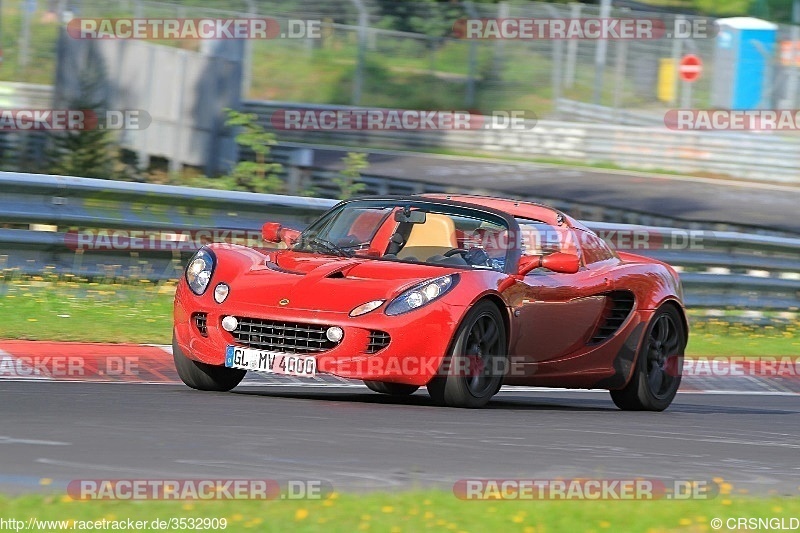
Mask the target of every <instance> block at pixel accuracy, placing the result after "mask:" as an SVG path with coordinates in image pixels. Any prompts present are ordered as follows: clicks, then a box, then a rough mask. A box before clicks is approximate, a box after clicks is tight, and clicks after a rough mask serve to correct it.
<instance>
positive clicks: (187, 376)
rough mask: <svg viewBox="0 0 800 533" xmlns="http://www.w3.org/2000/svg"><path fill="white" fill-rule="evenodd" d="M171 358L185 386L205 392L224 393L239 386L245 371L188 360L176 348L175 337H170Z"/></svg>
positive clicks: (178, 348)
mask: <svg viewBox="0 0 800 533" xmlns="http://www.w3.org/2000/svg"><path fill="white" fill-rule="evenodd" d="M172 358H173V359H174V360H175V369H176V370H177V371H178V376H179V377H180V378H181V381H183V382H184V383H185V384H186V385H187V386H189V387H191V388H193V389H197V390H205V391H219V392H226V391H229V390H231V389H232V388H234V387H235V386H236V385H238V384H239V382H240V381H242V379H243V378H244V375H245V374H246V373H247V370H240V369H238V368H228V367H225V366H217V365H209V364H206V363H201V362H200V361H195V360H194V359H189V358H188V357H186V356H185V355H184V354H183V352H182V351H181V349H180V347H178V343H177V342H176V341H175V336H174V335H173V337H172Z"/></svg>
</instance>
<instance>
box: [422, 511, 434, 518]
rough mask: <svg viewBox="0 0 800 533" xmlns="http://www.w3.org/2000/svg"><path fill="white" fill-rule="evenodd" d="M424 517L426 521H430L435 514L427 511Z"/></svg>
mask: <svg viewBox="0 0 800 533" xmlns="http://www.w3.org/2000/svg"><path fill="white" fill-rule="evenodd" d="M422 517H423V518H424V519H426V520H430V519H431V518H433V513H432V512H430V511H425V514H424V515H422Z"/></svg>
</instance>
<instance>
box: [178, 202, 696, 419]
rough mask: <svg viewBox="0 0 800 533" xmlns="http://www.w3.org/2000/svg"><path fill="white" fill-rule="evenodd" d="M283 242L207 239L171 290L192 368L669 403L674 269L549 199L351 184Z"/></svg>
mask: <svg viewBox="0 0 800 533" xmlns="http://www.w3.org/2000/svg"><path fill="white" fill-rule="evenodd" d="M262 234H263V237H264V240H265V241H267V243H269V246H271V247H272V248H269V247H267V248H263V249H253V248H248V247H244V246H238V245H233V244H226V243H216V244H211V245H208V246H205V247H203V248H201V249H200V250H199V251H198V252H197V253H196V254H195V255H194V257H193V258H192V259H191V261H190V262H189V264H188V266H187V268H186V272H185V275H184V277H183V279H182V280H181V281H180V284H179V286H178V289H177V293H176V295H175V325H174V340H173V343H172V344H173V354H174V358H175V366H176V368H177V370H178V374H179V375H180V377H181V379H182V380H183V382H184V383H186V385H188V386H189V387H192V388H195V389H200V390H212V391H226V390H230V389H232V388H233V387H235V386H236V385H237V384H238V383H239V382H240V381H241V380H242V378H243V377H244V375H245V373H246V372H247V371H254V372H268V373H277V374H286V375H291V376H300V377H308V378H313V377H314V376H316V375H317V374H320V373H327V374H333V375H336V376H341V377H345V378H352V379H359V380H363V381H364V383H366V385H367V386H368V387H369V388H370V389H372V390H373V391H376V392H379V393H384V394H392V395H406V394H411V393H413V392H414V391H416V390H417V389H418V388H420V387H422V386H425V387H427V390H428V393H429V394H430V396H431V398H433V400H434V401H435V402H436V403H438V404H441V405H448V406H458V407H481V406H483V405H485V404H486V403H487V402H489V400H490V399H491V397H492V396H493V395H494V394H495V393H497V392H498V390H499V389H500V387H501V385H504V384H505V385H533V386H544V387H566V388H600V389H608V390H610V391H611V397H612V399H613V401H614V403H615V404H616V405H617V406H618V407H620V408H621V409H626V410H653V411H660V410H663V409H665V408H666V407H667V406H669V404H670V403H671V402H672V399H673V398H674V397H675V393H676V391H677V389H678V386H679V385H680V380H681V369H682V365H683V351H684V348H685V346H686V342H687V338H688V325H687V321H686V316H685V312H684V307H683V303H682V290H681V285H680V280H679V279H678V274H677V273H676V272H675V270H674V269H672V268H671V267H670V266H668V265H666V264H664V263H660V262H658V261H655V260H653V259H648V258H646V257H641V256H638V255H634V254H630V253H622V252H620V253H617V252H615V251H614V250H613V249H611V248H610V247H609V246H608V245H607V244H606V243H605V242H604V241H603V240H602V239H600V238H599V237H598V236H597V235H596V234H594V233H593V232H592V231H590V230H589V229H587V228H586V227H585V226H583V225H582V224H581V223H579V222H577V221H576V220H574V219H572V218H570V217H569V216H567V215H565V214H564V213H561V212H559V211H557V210H555V209H552V208H550V207H547V206H543V205H538V204H533V203H527V202H518V201H514V200H502V199H496V198H487V197H478V196H451V195H422V196H406V197H374V198H361V199H355V200H350V201H344V202H341V203H339V204H338V205H336V206H335V207H333V208H332V209H331V210H329V211H328V212H326V213H325V214H324V215H322V216H321V217H320V218H319V219H318V220H317V221H316V222H314V223H313V224H311V225H310V226H309V227H308V228H307V229H305V230H304V231H302V232H300V231H297V230H293V229H289V228H285V227H282V226H281V225H280V224H277V223H267V224H265V225H264V227H263V229H262Z"/></svg>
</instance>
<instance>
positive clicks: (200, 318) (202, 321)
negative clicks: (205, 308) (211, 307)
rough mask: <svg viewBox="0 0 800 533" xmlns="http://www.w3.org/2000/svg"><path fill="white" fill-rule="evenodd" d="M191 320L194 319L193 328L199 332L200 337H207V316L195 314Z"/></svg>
mask: <svg viewBox="0 0 800 533" xmlns="http://www.w3.org/2000/svg"><path fill="white" fill-rule="evenodd" d="M192 318H194V326H195V327H196V328H197V331H199V332H200V335H202V336H203V337H208V315H207V314H206V313H195V314H194V315H192Z"/></svg>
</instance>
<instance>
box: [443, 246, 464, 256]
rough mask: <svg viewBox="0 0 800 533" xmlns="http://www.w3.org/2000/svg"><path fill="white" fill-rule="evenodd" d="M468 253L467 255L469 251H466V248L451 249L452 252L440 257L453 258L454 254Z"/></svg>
mask: <svg viewBox="0 0 800 533" xmlns="http://www.w3.org/2000/svg"><path fill="white" fill-rule="evenodd" d="M468 253H469V250H467V249H466V248H453V249H452V250H447V251H446V252H445V253H443V254H442V255H443V256H445V257H453V256H454V255H456V254H463V255H466V254H468Z"/></svg>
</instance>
